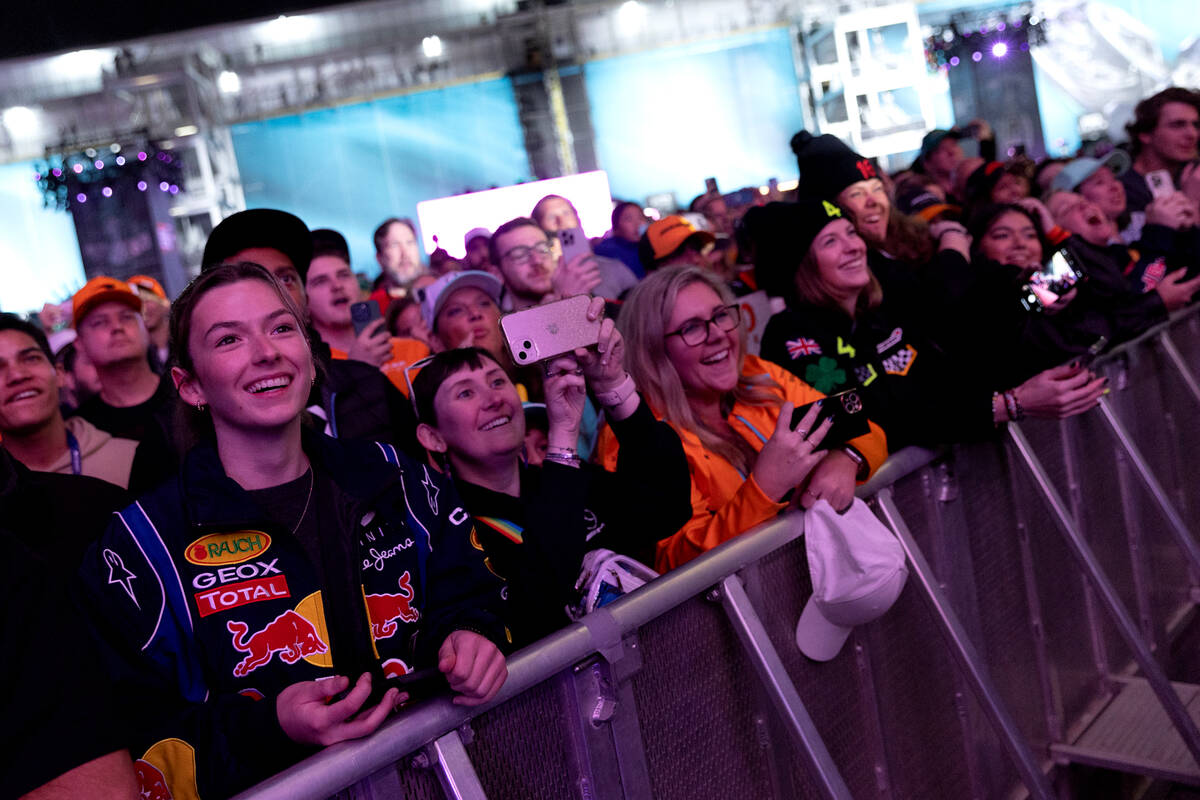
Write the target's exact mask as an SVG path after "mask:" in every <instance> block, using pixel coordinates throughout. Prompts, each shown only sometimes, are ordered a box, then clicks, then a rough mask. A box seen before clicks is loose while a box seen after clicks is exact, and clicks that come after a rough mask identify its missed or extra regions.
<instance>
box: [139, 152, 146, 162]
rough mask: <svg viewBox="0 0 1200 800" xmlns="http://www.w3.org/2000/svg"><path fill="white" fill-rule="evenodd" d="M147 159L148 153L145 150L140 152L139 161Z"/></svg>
mask: <svg viewBox="0 0 1200 800" xmlns="http://www.w3.org/2000/svg"><path fill="white" fill-rule="evenodd" d="M145 160H146V154H145V153H144V152H142V153H138V161H145Z"/></svg>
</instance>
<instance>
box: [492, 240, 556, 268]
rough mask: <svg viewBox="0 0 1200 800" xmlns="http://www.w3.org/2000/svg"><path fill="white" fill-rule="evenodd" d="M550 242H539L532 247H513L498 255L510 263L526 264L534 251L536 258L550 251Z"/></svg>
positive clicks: (542, 256) (544, 255) (543, 256)
mask: <svg viewBox="0 0 1200 800" xmlns="http://www.w3.org/2000/svg"><path fill="white" fill-rule="evenodd" d="M551 252H552V251H551V249H550V243H549V242H541V243H540V244H535V245H534V246H533V247H514V248H513V249H512V250H509V251H508V252H507V253H505V254H504V255H502V256H500V260H501V261H508V262H510V263H512V264H528V263H529V262H530V261H531V260H532V259H533V256H534V254H535V253H536V254H537V256H538V258H545V257H546V256H548V255H550V253H551Z"/></svg>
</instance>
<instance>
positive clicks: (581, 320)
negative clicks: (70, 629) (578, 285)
mask: <svg viewBox="0 0 1200 800" xmlns="http://www.w3.org/2000/svg"><path fill="white" fill-rule="evenodd" d="M591 302H592V299H591V298H590V297H588V296H587V295H584V294H581V295H575V296H574V297H568V298H566V299H565V300H558V301H556V302H553V303H546V304H545V305H540V306H532V307H531V308H526V309H523V310H521V311H514V312H512V313H511V314H505V315H504V316H503V317H501V318H500V330H501V331H502V332H503V333H504V341H505V343H506V344H507V346H508V352H509V353H511V354H512V357H513V361H514V362H515V363H517V364H518V365H520V366H526V365H528V364H534V363H537V362H538V361H546V360H548V359H551V358H556V357H558V356H561V355H563V354H565V353H571V352H573V351H574V350H575V349H576V348H579V347H591V346H592V345H594V344H596V342H598V341H599V340H600V324H601V320H600V319H595V320H589V319H588V316H587V311H588V306H589V305H591Z"/></svg>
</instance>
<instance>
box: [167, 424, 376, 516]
mask: <svg viewBox="0 0 1200 800" xmlns="http://www.w3.org/2000/svg"><path fill="white" fill-rule="evenodd" d="M300 435H301V438H302V446H303V447H304V452H305V453H306V454H307V455H308V457H309V460H310V461H312V463H313V466H314V468H315V469H317V470H318V471H320V472H321V473H322V474H323V475H325V476H326V477H328V478H329V479H330V480H332V482H333V483H334V485H335V486H336V487H337V488H338V490H339V491H340V492H341V493H343V494H345V495H348V496H349V497H350V498H351V499H352V500H355V501H365V500H370V499H373V498H374V497H376V496H378V495H379V494H380V493H382V492H383V491H385V490H386V489H387V488H388V487H390V486H391V485H392V484H394V483H395V482H396V481H397V480H398V479H399V478H398V475H397V474H396V472H395V471H394V470H392V469H387V468H385V467H383V464H382V462H383V461H384V454H383V452H382V451H381V450H380V449H379V447H380V445H377V444H375V443H374V442H346V441H342V440H339V439H333V438H331V437H329V436H326V435H324V434H322V433H318V432H316V431H313V430H310V429H308V428H302V429H301V434H300ZM384 446H385V447H386V446H387V445H384ZM372 451H374V452H372ZM180 481H181V484H182V489H183V503H184V505H185V508H186V511H187V515H188V518H189V519H190V520H191V522H192V523H193V524H195V525H201V526H205V527H209V526H225V525H239V524H245V523H247V522H250V521H252V520H258V519H260V518H261V517H262V511H261V510H260V509H259V507H258V505H257V504H256V503H255V502H254V500H253V499H252V498H251V497H250V495H249V494H248V493H247V492H246V490H245V489H243V488H242V487H241V486H240V485H238V483H237V482H236V481H234V480H233V479H232V478H230V477H229V476H228V475H226V474H225V467H224V466H223V465H222V464H221V459H220V457H219V456H218V455H217V448H216V446H215V444H214V443H212V442H205V443H202V444H199V445H197V446H196V447H194V448H192V449H191V450H190V451H189V452H188V454H187V456H186V457H185V458H184V463H183V469H182V471H181V474H180Z"/></svg>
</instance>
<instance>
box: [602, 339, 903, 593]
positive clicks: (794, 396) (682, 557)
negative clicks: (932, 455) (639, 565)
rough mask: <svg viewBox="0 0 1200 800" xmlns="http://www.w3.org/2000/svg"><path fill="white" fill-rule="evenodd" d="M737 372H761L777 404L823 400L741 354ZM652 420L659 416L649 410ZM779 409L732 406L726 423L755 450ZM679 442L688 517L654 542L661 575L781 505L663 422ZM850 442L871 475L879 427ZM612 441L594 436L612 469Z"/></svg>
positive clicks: (879, 446) (883, 452) (877, 459)
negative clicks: (777, 390) (775, 387)
mask: <svg viewBox="0 0 1200 800" xmlns="http://www.w3.org/2000/svg"><path fill="white" fill-rule="evenodd" d="M742 372H743V373H744V374H747V375H760V374H763V373H766V374H767V375H768V376H770V377H771V379H772V380H774V381H775V383H777V384H779V386H780V387H781V388H782V389H783V393H782V395H781V399H782V400H790V401H791V402H792V404H793V405H795V406H796V407H797V408H799V407H800V406H802V405H805V404H806V403H811V402H813V401H814V400H819V399H820V398H822V397H824V395H823V394H821V393H820V392H818V391H817V390H816V389H814V388H812V387H811V386H809V385H808V384H807V383H804V382H803V381H801V380H800V379H799V378H797V377H796V376H795V375H792V374H791V373H790V372H788V371H786V370H784V369H783V368H782V367H778V366H776V365H775V364H772V363H770V362H769V361H763V360H762V359H760V358H757V357H755V356H751V355H747V356H746V363H745V365H744V366H743V368H742ZM655 416H657V417H659V419H662V415H661V414H659V413H658V412H657V411H655ZM778 418H779V406H748V405H745V404H742V403H738V404H737V405H735V406H734V407H733V412H732V413H731V414H730V415H729V424H730V425H731V426H732V427H733V429H734V430H735V431H737V432H738V433H740V434H741V435H742V436H744V437H745V438H746V441H748V442H749V443H750V444H751V445H752V446H753V447H754V449H755V450H760V449H761V448H762V446H763V443H764V441H765V440H766V439H769V438H770V437H771V434H772V433H773V432H774V430H775V421H776V420H777V419H778ZM666 422H668V423H669V424H670V425H671V427H672V428H674V429H675V432H676V433H678V434H679V438H680V439H681V440H682V441H683V450H684V452H685V453H686V454H687V459H688V468H689V469H690V470H691V473H692V518H691V520H690V521H689V522H688V523H687V524H686V525H684V526H683V528H681V529H680V530H679V532H678V533H676V534H674V535H673V536H669V537H668V538H666V539H663V540H661V541H660V542H659V543H658V548H657V555H656V557H655V561H654V566H655V569H657V570H658V571H659V572H666V571H668V570H671V569H674V568H675V567H678V566H681V565H682V564H685V563H687V562H688V561H691V560H692V559H693V558H696V557H697V556H699V555H700V554H702V553H704V552H706V551H708V550H711V549H712V548H714V547H716V546H717V545H719V544H721V543H722V542H724V541H726V540H728V539H732V538H733V537H734V536H737V535H738V534H741V533H745V532H746V531H748V530H750V529H751V528H753V527H754V526H755V525H758V524H759V523H761V522H766V521H767V520H769V519H771V518H772V517H774V516H775V515H776V514H778V513H779V512H780V511H782V510H783V509H784V508H786V507H787V503H776V502H774V501H773V500H771V499H770V498H769V497H767V496H766V495H765V494H763V490H762V489H761V488H760V487H759V485H758V481H756V480H755V479H754V476H753V475H751V476H750V477H749V478H745V477H743V476H742V475H741V473H739V472H738V471H737V469H736V468H735V467H734V466H733V464H731V463H729V462H728V461H726V460H725V459H724V458H722V457H721V456H718V455H716V454H714V453H710V452H709V451H707V450H705V449H704V445H702V444H701V443H700V438H699V437H698V436H696V434H694V433H692V432H691V431H686V430H683V429H681V428H679V427H678V426H677V425H675V424H674V423H672V422H671V421H670V420H666ZM850 444H852V445H853V446H854V448H855V449H856V450H858V452H859V453H861V454H862V455H863V457H864V458H866V460H867V464H868V465H869V466H870V468H871V473H874V472H875V470H877V469H878V468H879V466H880V465H881V464H882V463H883V462H884V459H886V458H887V439H886V438H885V436H884V433H883V429H881V428H880V427H879V426H877V425H876V424H875V423H873V422H872V423H871V432H870V433H869V434H867V435H866V436H859V437H858V438H856V439H851V440H850ZM617 449H618V448H617V442H616V437H614V436H613V435H612V433H611V431H609V430H608V429H607V428H605V429H604V431H603V433H602V434H601V436H600V442H599V444H598V450H599V453H600V457H601V459H602V463H603V464H604V466H605V467H606V468H607V469H609V470H614V469H616V463H617Z"/></svg>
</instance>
